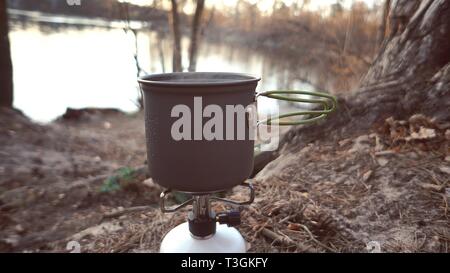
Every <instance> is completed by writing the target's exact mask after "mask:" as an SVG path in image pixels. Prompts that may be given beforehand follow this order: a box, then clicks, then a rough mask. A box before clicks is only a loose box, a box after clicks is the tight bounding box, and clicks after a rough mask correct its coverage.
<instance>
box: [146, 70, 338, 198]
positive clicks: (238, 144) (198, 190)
mask: <svg viewBox="0 0 450 273" xmlns="http://www.w3.org/2000/svg"><path fill="white" fill-rule="evenodd" d="M259 80H260V78H258V77H254V76H251V75H247V74H240V73H222V72H220V73H219V72H193V73H164V74H153V75H148V76H144V77H142V78H140V79H139V84H140V87H141V90H142V92H143V97H144V107H145V132H146V144H147V162H148V168H149V174H150V177H151V178H152V179H153V181H154V182H156V183H158V184H159V185H161V186H163V187H165V188H168V189H171V190H174V191H180V192H188V193H194V194H207V193H212V192H219V191H223V190H227V189H230V188H233V187H234V186H237V185H240V184H241V183H242V182H244V181H245V180H246V179H247V178H248V177H249V176H250V175H251V173H252V170H253V154H254V140H253V139H251V138H250V137H248V136H249V132H248V130H250V129H248V130H247V131H246V132H245V136H246V137H245V138H244V139H242V138H239V137H236V135H237V130H239V128H238V127H237V126H238V125H239V124H238V122H234V123H235V124H232V125H231V127H226V120H225V117H226V116H227V106H238V105H242V106H244V107H246V106H249V105H252V104H254V103H255V101H256V97H257V96H258V95H263V96H267V97H270V98H274V99H282V100H290V101H298V102H303V103H305V102H310V103H319V104H321V105H323V106H324V107H323V108H324V109H322V110H311V111H302V112H296V113H290V114H284V115H281V116H278V117H277V118H275V119H271V120H266V121H265V122H266V124H272V125H273V124H276V125H294V124H303V123H307V122H312V121H316V120H319V119H322V118H324V117H326V116H327V115H328V114H329V113H331V112H332V111H334V109H335V107H336V100H335V99H334V97H332V96H330V95H328V94H323V93H312V92H304V91H269V92H264V93H260V94H256V93H255V90H256V86H257V84H258V81H259ZM288 93H292V94H303V95H305V94H306V95H312V96H319V97H320V98H319V99H300V98H294V97H292V96H282V95H281V94H285V95H286V94H288ZM323 98H325V99H327V100H328V101H327V100H323ZM329 101H331V105H330V103H329ZM209 105H214V107H216V110H218V109H219V108H220V110H222V111H223V113H224V114H223V115H222V117H220V116H219V117H218V118H223V119H224V120H223V123H222V124H223V128H222V130H223V132H224V137H223V138H216V139H206V138H205V137H204V136H202V135H201V133H202V132H203V131H202V126H203V125H205V123H207V122H208V120H211V119H212V118H213V115H212V114H211V115H209V116H205V115H203V114H202V113H203V112H202V111H203V110H205V109H206V107H207V106H209ZM199 107H200V108H199ZM177 109H178V110H177ZM188 110H189V111H190V115H186V116H183V115H182V114H186V113H189V111H188ZM205 112H206V111H205ZM296 115H307V118H306V119H303V120H300V121H297V122H283V121H281V119H282V118H285V117H290V116H296ZM181 118H184V119H185V121H186V120H187V121H188V123H184V125H180V126H179V127H177V128H178V129H180V130H185V131H183V132H187V133H186V134H184V136H185V137H184V138H180V137H179V136H175V137H174V129H173V128H174V127H173V126H174V125H176V124H177V123H180V122H181V121H182V120H181ZM275 121H278V122H275ZM245 122H246V124H247V123H248V122H249V120H248V115H246V120H245ZM246 128H250V127H249V126H246ZM215 129H216V130H217V129H218V128H215ZM229 129H231V130H232V131H233V135H234V136H235V137H234V138H229V139H228V138H226V136H225V131H226V130H229ZM176 132H178V131H176ZM198 133H200V135H199V134H198Z"/></svg>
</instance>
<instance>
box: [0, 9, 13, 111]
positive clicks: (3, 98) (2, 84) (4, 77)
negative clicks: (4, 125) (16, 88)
mask: <svg viewBox="0 0 450 273" xmlns="http://www.w3.org/2000/svg"><path fill="white" fill-rule="evenodd" d="M8 32H9V31H8V13H7V10H6V0H0V107H8V108H12V106H13V70H12V62H11V49H10V44H9V37H8Z"/></svg>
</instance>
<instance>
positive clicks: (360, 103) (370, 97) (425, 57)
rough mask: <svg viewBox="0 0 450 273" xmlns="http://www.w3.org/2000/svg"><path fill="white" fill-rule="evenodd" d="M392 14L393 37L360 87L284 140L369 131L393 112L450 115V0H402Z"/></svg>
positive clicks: (403, 115)
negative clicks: (334, 108)
mask: <svg viewBox="0 0 450 273" xmlns="http://www.w3.org/2000/svg"><path fill="white" fill-rule="evenodd" d="M389 14H390V15H389V33H388V35H387V38H386V39H385V41H384V42H383V45H382V47H381V48H380V51H379V53H378V55H377V57H376V59H375V60H374V62H373V64H372V66H371V67H370V69H369V71H368V72H367V74H366V75H365V77H364V78H363V79H362V80H361V84H360V87H359V88H358V90H356V92H355V93H354V94H353V95H350V96H349V97H348V98H345V99H344V98H341V99H340V101H339V104H340V107H339V111H338V112H337V113H335V114H333V115H331V116H330V117H329V118H328V119H327V121H326V122H324V123H321V124H320V125H316V126H309V127H306V128H305V127H298V128H293V129H292V130H291V132H289V134H287V135H286V137H285V139H284V141H283V142H289V143H290V145H289V146H293V147H296V146H301V145H295V143H297V144H300V143H308V140H311V139H317V138H320V137H322V136H324V135H327V134H329V133H330V132H331V131H334V132H335V133H337V134H340V133H341V132H350V131H351V132H357V131H359V132H361V131H367V129H369V128H371V127H372V126H373V124H374V123H376V122H381V121H384V119H386V118H387V117H389V116H394V117H395V118H398V119H405V118H408V117H409V116H411V115H413V114H416V113H422V114H425V115H428V116H430V117H433V118H435V119H436V120H437V121H447V122H448V121H449V120H450V111H449V109H450V39H449V37H450V20H449V17H450V0H434V1H433V0H423V1H419V0H396V1H393V2H392V4H391V7H390V11H389ZM294 139H295V141H294ZM293 142H295V143H293Z"/></svg>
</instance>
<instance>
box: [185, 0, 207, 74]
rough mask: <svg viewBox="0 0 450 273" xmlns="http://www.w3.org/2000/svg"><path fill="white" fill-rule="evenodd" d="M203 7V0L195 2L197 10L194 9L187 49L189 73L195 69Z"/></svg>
mask: <svg viewBox="0 0 450 273" xmlns="http://www.w3.org/2000/svg"><path fill="white" fill-rule="evenodd" d="M204 6H205V0H197V8H196V9H195V14H194V19H193V20H192V32H191V45H190V47H189V68H188V70H189V72H194V71H195V70H196V68H197V51H198V44H199V33H200V25H201V20H202V14H203V8H204Z"/></svg>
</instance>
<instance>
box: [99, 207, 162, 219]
mask: <svg viewBox="0 0 450 273" xmlns="http://www.w3.org/2000/svg"><path fill="white" fill-rule="evenodd" d="M155 208H156V206H137V207H130V208H125V209H123V210H119V211H115V212H111V213H105V214H104V215H103V219H108V218H115V217H119V216H122V215H124V214H127V213H132V212H139V211H145V210H150V209H155Z"/></svg>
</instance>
